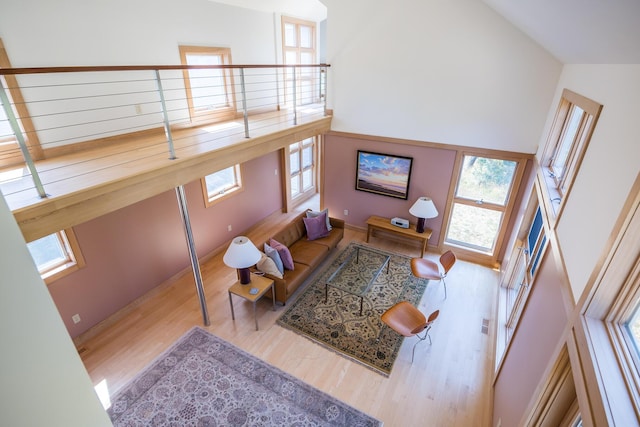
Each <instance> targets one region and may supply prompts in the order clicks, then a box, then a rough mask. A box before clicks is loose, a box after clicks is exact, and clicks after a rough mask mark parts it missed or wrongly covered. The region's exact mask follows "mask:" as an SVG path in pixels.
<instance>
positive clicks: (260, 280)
mask: <svg viewBox="0 0 640 427" xmlns="http://www.w3.org/2000/svg"><path fill="white" fill-rule="evenodd" d="M251 288H256V289H258V292H257V293H256V294H255V295H252V294H250V293H249V291H250V290H251ZM269 289H271V297H272V299H273V311H276V290H275V289H274V287H273V280H272V279H269V278H267V277H264V276H258V275H257V274H253V273H252V274H251V282H250V283H247V284H246V285H243V284H241V283H240V280H238V281H237V282H236V283H234V284H233V285H231V287H229V305H230V306H231V319H233V320H235V319H236V316H235V313H234V312H233V299H232V298H231V294H234V295H237V296H239V297H242V298H244V299H246V300H247V301H251V302H252V303H253V318H254V319H255V321H256V331H257V330H258V317H257V316H256V302H257V301H258V300H259V299H260V298H261V297H262V296H263V295H264V294H266V293H267V291H268V290H269Z"/></svg>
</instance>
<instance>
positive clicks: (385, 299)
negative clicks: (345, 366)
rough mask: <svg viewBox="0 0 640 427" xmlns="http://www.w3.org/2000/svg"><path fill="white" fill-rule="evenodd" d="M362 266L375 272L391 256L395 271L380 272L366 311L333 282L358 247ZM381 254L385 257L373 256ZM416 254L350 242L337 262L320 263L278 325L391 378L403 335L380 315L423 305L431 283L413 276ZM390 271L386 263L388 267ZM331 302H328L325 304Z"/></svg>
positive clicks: (366, 297) (366, 299)
mask: <svg viewBox="0 0 640 427" xmlns="http://www.w3.org/2000/svg"><path fill="white" fill-rule="evenodd" d="M358 246H359V247H361V248H362V247H364V248H366V249H367V250H366V251H360V255H359V260H358V263H359V265H361V266H362V268H363V269H370V270H372V271H374V270H377V269H379V268H380V262H381V261H380V260H381V259H385V258H386V256H389V257H390V260H389V273H388V274H387V273H386V272H385V273H383V274H380V275H379V276H378V278H377V280H376V281H375V282H374V283H373V285H372V286H371V288H370V289H369V290H368V292H367V293H366V294H365V295H363V299H364V301H363V311H362V315H360V297H359V296H358V295H357V294H351V293H349V292H345V291H343V290H341V289H338V288H335V287H332V286H329V288H328V292H329V297H328V298H325V292H326V291H327V288H326V285H325V284H326V283H327V281H328V279H329V278H330V277H331V276H332V274H333V273H334V272H335V271H337V269H338V268H339V267H340V266H341V265H342V264H343V263H344V262H345V261H346V260H348V259H349V258H350V257H352V256H353V254H354V252H355V251H356V250H357V247H358ZM375 252H377V253H378V254H380V255H383V257H382V258H381V257H380V256H371V257H369V256H368V254H371V253H375ZM410 262H411V258H410V257H408V256H405V255H400V254H396V253H392V252H387V251H383V250H380V249H377V248H374V247H372V246H369V245H365V244H362V243H355V242H352V243H350V244H349V245H348V246H347V247H346V248H345V249H343V250H342V251H341V252H340V253H339V254H338V255H337V256H336V257H335V258H334V259H333V260H331V261H330V262H328V263H327V264H325V266H323V267H320V271H318V272H317V273H316V275H315V276H314V277H313V278H312V279H311V282H310V283H308V284H307V285H306V287H305V289H304V290H303V293H302V294H300V295H299V296H297V298H296V299H295V301H293V302H292V303H290V304H289V303H288V304H287V309H286V311H285V312H284V313H283V314H282V316H280V318H279V319H278V322H277V323H278V324H279V325H280V326H283V327H285V328H288V329H291V330H292V331H294V332H296V333H299V334H301V335H303V336H305V337H307V338H309V339H310V340H312V341H314V342H316V343H318V344H320V345H322V346H324V347H326V348H328V349H330V350H333V351H335V352H336V353H338V354H340V355H342V356H344V357H346V358H348V359H350V360H353V361H356V362H358V363H361V364H363V365H364V366H366V367H368V368H370V369H372V370H373V371H375V372H377V373H379V374H382V375H384V376H388V375H389V374H390V373H391V369H392V368H393V364H394V362H395V360H396V357H397V356H398V352H399V351H400V346H401V345H402V341H403V337H402V336H400V335H398V334H397V333H396V332H394V331H393V330H391V329H389V328H383V323H382V321H381V320H380V316H381V315H382V313H384V312H385V311H386V310H387V309H388V308H389V307H391V306H393V305H394V304H395V303H396V302H398V301H404V300H406V301H410V302H411V303H412V304H414V305H418V304H419V302H420V300H421V299H422V295H423V294H424V291H425V289H426V287H427V283H428V281H427V280H423V279H420V278H417V277H415V276H413V275H412V274H411V267H410ZM385 270H386V267H385ZM325 301H326V302H325Z"/></svg>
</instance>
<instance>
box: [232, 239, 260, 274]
mask: <svg viewBox="0 0 640 427" xmlns="http://www.w3.org/2000/svg"><path fill="white" fill-rule="evenodd" d="M261 256H262V254H261V253H260V251H259V250H258V248H256V247H255V245H254V244H253V242H252V241H251V240H250V239H249V238H248V237H245V236H238V237H236V238H234V239H233V240H232V241H231V244H230V245H229V248H228V249H227V252H225V254H224V257H222V260H223V261H224V263H225V264H226V265H228V266H229V267H231V268H237V269H238V275H239V276H240V283H241V284H243V285H246V284H248V283H250V282H251V272H250V271H249V267H251V266H252V265H255V264H256V263H257V262H258V261H260V258H261Z"/></svg>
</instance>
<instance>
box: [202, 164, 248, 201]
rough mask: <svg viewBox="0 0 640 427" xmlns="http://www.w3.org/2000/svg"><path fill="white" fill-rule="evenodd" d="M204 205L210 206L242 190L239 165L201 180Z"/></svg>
mask: <svg viewBox="0 0 640 427" xmlns="http://www.w3.org/2000/svg"><path fill="white" fill-rule="evenodd" d="M202 189H203V193H204V195H205V198H204V199H205V204H206V205H207V206H211V205H212V204H215V203H216V202H219V201H220V200H222V199H224V198H226V197H228V196H229V195H231V194H234V193H236V192H238V191H240V190H242V177H241V174H240V165H235V166H230V167H228V168H226V169H222V170H221V171H218V172H216V173H212V174H211V175H207V176H205V177H204V178H203V179H202Z"/></svg>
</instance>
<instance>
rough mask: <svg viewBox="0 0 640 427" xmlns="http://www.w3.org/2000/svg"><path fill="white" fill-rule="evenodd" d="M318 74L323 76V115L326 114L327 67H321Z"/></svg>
mask: <svg viewBox="0 0 640 427" xmlns="http://www.w3.org/2000/svg"><path fill="white" fill-rule="evenodd" d="M320 73H321V74H320V75H323V76H324V115H325V116H326V115H327V78H328V77H329V74H328V73H327V67H322V69H321V70H320Z"/></svg>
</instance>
